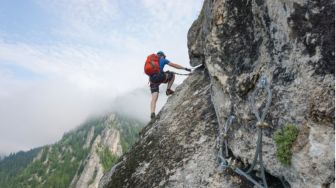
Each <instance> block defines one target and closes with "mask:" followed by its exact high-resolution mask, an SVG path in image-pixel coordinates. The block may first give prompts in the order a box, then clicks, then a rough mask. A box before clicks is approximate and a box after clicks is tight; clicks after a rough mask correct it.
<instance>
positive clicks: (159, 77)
mask: <svg viewBox="0 0 336 188" xmlns="http://www.w3.org/2000/svg"><path fill="white" fill-rule="evenodd" d="M173 77H174V73H172V72H169V71H167V72H164V73H163V72H162V73H158V74H153V75H151V76H150V77H149V83H150V90H151V93H154V92H159V86H160V84H161V83H168V82H169V81H171V80H172V79H173Z"/></svg>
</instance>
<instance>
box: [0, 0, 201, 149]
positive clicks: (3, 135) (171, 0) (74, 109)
mask: <svg viewBox="0 0 336 188" xmlns="http://www.w3.org/2000/svg"><path fill="white" fill-rule="evenodd" d="M202 3H203V1H202V0H183V1H182V0H132V1H131V0H1V1H0V153H4V152H5V153H8V152H13V151H18V150H27V149H30V148H33V147H37V146H41V145H44V144H50V143H53V142H55V141H57V140H58V139H60V138H61V136H62V134H63V133H64V132H66V131H68V130H70V129H72V128H74V127H75V126H78V125H79V124H80V123H82V122H83V121H84V120H85V119H86V118H88V117H89V116H91V115H93V114H100V113H104V112H105V111H106V110H107V109H109V108H110V107H111V101H113V99H114V98H115V97H117V96H123V95H125V94H126V93H129V92H130V91H133V90H135V89H137V88H143V87H148V85H147V84H148V78H147V77H146V75H145V74H144V73H143V65H144V61H145V58H146V56H147V55H148V54H150V53H153V52H157V51H158V50H162V51H164V52H165V53H166V55H167V59H169V60H171V61H172V62H175V63H178V64H181V65H183V66H187V67H188V66H189V59H188V49H187V31H188V29H189V28H190V26H191V24H192V22H193V21H194V20H195V19H196V18H197V16H198V14H199V12H200V9H201V6H202ZM182 80H183V79H182V78H179V79H178V80H177V82H178V83H181V82H182ZM138 93H139V92H138ZM140 93H141V92H140ZM145 95H148V101H144V102H143V104H147V103H149V100H150V92H149V90H148V93H145ZM131 96H133V97H134V98H136V97H137V95H131ZM134 98H133V100H136V99H134ZM140 98H141V97H140ZM140 98H139V99H140ZM141 100H143V97H142V98H141ZM118 105H120V104H118ZM126 105H130V106H131V105H132V104H130V102H128V104H126ZM142 108H143V111H142V110H141V108H139V109H138V111H142V113H143V114H146V113H144V111H145V112H148V113H149V106H148V105H145V106H143V107H142Z"/></svg>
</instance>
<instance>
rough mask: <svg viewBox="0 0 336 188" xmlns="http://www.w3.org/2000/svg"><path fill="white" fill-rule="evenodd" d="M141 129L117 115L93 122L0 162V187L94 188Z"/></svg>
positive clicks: (130, 119) (93, 120) (141, 124)
mask: <svg viewBox="0 0 336 188" xmlns="http://www.w3.org/2000/svg"><path fill="white" fill-rule="evenodd" d="M142 127H143V123H141V122H140V121H137V120H135V119H132V118H128V117H126V116H122V115H117V114H110V115H106V116H104V117H99V118H93V119H91V120H89V121H87V122H86V123H84V124H82V125H81V126H79V127H78V128H76V129H74V130H72V131H70V132H68V133H66V134H64V135H63V137H62V139H61V140H60V141H58V142H57V143H55V144H52V145H48V146H44V147H41V148H36V149H33V150H30V151H28V152H18V153H15V154H11V155H9V156H8V157H6V158H5V159H3V160H2V161H0V187H1V188H12V187H13V188H14V187H15V188H17V187H25V188H26V187H32V188H35V187H41V188H42V187H81V188H82V187H97V185H98V182H99V180H100V178H101V176H102V175H103V173H104V172H105V171H106V170H108V169H110V168H111V167H112V166H113V164H114V163H115V162H116V161H117V159H118V158H119V156H120V155H121V154H122V153H123V152H125V151H127V150H128V149H129V147H131V145H132V144H133V143H134V142H135V141H136V140H137V136H138V132H139V130H140V129H141V128H142Z"/></svg>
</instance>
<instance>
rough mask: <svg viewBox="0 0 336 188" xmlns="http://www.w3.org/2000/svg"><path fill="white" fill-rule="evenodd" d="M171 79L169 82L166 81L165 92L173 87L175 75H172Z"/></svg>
mask: <svg viewBox="0 0 336 188" xmlns="http://www.w3.org/2000/svg"><path fill="white" fill-rule="evenodd" d="M172 75H173V76H172V78H171V80H170V81H168V85H167V90H168V89H170V88H171V86H172V85H173V83H174V80H175V74H172Z"/></svg>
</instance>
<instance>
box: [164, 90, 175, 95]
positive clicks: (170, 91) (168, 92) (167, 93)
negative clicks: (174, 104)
mask: <svg viewBox="0 0 336 188" xmlns="http://www.w3.org/2000/svg"><path fill="white" fill-rule="evenodd" d="M173 93H174V91H173V90H171V89H167V91H166V95H167V96H169V95H172V94H173Z"/></svg>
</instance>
